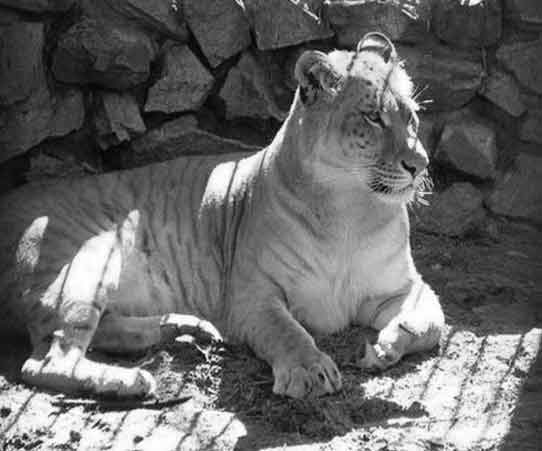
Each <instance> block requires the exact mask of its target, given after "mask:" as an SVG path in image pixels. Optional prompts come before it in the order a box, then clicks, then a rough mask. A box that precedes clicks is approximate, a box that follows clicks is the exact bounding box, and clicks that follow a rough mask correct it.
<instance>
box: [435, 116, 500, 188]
mask: <svg viewBox="0 0 542 451" xmlns="http://www.w3.org/2000/svg"><path fill="white" fill-rule="evenodd" d="M496 140H497V137H496V133H495V130H494V129H493V128H492V127H491V126H490V125H489V124H488V123H486V122H485V121H483V120H481V119H480V118H478V117H476V116H474V115H473V114H470V113H468V112H466V113H465V114H461V115H459V116H458V117H454V118H453V119H452V120H450V121H448V122H446V123H445V124H444V128H443V129H442V133H441V135H440V140H439V143H438V145H437V149H436V152H435V160H436V161H439V162H441V163H444V164H445V165H448V166H451V167H453V168H454V169H456V170H458V171H461V172H464V173H466V174H469V175H472V176H475V177H478V178H480V179H494V178H495V177H496V176H497V168H496V166H497V144H496Z"/></svg>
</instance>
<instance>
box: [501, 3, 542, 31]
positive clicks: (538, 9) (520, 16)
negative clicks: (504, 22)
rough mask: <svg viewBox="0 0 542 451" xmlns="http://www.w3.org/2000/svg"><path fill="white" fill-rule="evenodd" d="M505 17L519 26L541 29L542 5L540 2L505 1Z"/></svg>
mask: <svg viewBox="0 0 542 451" xmlns="http://www.w3.org/2000/svg"><path fill="white" fill-rule="evenodd" d="M504 7H505V9H504V11H505V17H506V18H507V19H509V20H511V21H513V22H515V23H516V24H517V25H520V26H525V27H526V28H530V27H532V26H535V27H537V28H538V29H540V26H541V25H542V3H541V2H540V0H505V2H504Z"/></svg>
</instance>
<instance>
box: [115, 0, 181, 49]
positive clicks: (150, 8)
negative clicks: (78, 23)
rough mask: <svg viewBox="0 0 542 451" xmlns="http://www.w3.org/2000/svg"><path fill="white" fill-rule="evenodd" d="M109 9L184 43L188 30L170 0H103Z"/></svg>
mask: <svg viewBox="0 0 542 451" xmlns="http://www.w3.org/2000/svg"><path fill="white" fill-rule="evenodd" d="M105 1H106V2H107V3H108V4H109V5H110V6H111V8H113V9H114V10H115V11H118V12H119V13H120V14H122V15H123V16H125V17H127V18H129V19H131V20H134V21H135V22H137V23H139V24H141V25H142V26H144V27H147V28H150V29H152V30H156V31H158V32H160V33H162V34H165V35H167V36H169V37H171V38H173V39H176V40H179V41H186V40H187V39H188V29H187V27H186V23H184V22H183V21H182V20H181V15H180V14H178V13H177V11H176V8H175V6H174V2H172V0H105Z"/></svg>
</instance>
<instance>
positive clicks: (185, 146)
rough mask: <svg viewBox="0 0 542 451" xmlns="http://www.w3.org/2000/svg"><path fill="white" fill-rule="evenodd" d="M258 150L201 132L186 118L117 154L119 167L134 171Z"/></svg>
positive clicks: (189, 116)
mask: <svg viewBox="0 0 542 451" xmlns="http://www.w3.org/2000/svg"><path fill="white" fill-rule="evenodd" d="M259 149H260V148H259V147H255V146H250V145H247V144H244V143H242V142H240V141H236V140H233V139H226V138H222V137H220V136H217V135H214V134H212V133H210V132H207V131H205V130H202V129H200V128H199V126H198V121H197V119H196V118H195V117H194V116H192V115H187V116H181V117H180V118H177V119H173V120H171V121H168V122H165V123H164V124H162V125H161V126H159V127H158V128H155V129H153V130H150V131H148V132H147V133H146V134H145V135H143V136H141V137H140V138H138V139H136V140H134V141H132V143H131V149H130V150H128V151H124V152H122V153H121V160H122V166H123V167H136V166H143V165H145V164H148V163H154V162H157V161H165V160H171V159H173V158H176V157H179V156H182V155H213V154H226V153H235V152H255V151H258V150H259Z"/></svg>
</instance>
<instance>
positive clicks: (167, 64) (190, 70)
mask: <svg viewBox="0 0 542 451" xmlns="http://www.w3.org/2000/svg"><path fill="white" fill-rule="evenodd" d="M163 52H164V58H163V67H162V72H161V76H160V78H159V79H158V80H157V81H156V83H154V84H153V85H152V86H151V88H150V89H149V93H148V96H147V103H146V104H145V111H147V112H149V111H161V112H163V113H176V112H181V111H191V110H197V109H199V108H200V107H201V106H202V105H203V102H205V99H206V98H207V96H208V95H209V92H210V90H211V89H212V87H213V83H214V78H213V76H212V75H211V74H210V73H209V71H208V70H207V69H206V68H205V67H204V66H203V64H201V63H200V61H199V60H198V58H197V57H196V56H195V55H194V54H193V53H192V52H191V51H190V49H189V48H188V47H187V46H186V45H182V44H175V43H172V42H169V43H167V44H166V45H165V46H164V49H163Z"/></svg>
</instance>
